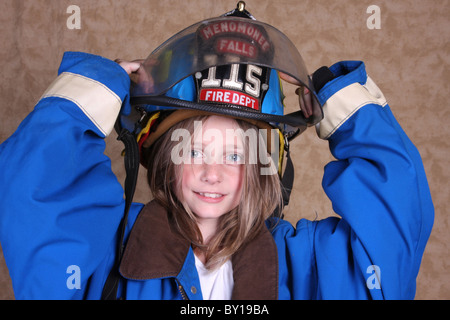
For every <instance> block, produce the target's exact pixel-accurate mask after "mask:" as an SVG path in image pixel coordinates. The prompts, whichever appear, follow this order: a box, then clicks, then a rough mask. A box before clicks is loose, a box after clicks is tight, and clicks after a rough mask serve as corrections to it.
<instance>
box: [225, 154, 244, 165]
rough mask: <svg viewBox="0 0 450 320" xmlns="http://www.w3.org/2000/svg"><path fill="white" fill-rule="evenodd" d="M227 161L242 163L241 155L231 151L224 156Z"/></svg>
mask: <svg viewBox="0 0 450 320" xmlns="http://www.w3.org/2000/svg"><path fill="white" fill-rule="evenodd" d="M226 161H227V163H230V162H231V163H243V157H242V156H241V155H240V154H237V153H233V154H229V155H227V156H226Z"/></svg>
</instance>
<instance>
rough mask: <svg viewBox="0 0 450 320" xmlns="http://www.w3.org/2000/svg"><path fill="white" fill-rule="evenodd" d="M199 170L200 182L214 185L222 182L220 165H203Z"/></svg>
mask: <svg viewBox="0 0 450 320" xmlns="http://www.w3.org/2000/svg"><path fill="white" fill-rule="evenodd" d="M201 166H202V168H201V176H200V180H201V181H202V182H205V183H209V184H215V183H220V182H222V180H223V170H222V168H221V166H220V164H216V163H213V164H207V163H203V164H202V165H201Z"/></svg>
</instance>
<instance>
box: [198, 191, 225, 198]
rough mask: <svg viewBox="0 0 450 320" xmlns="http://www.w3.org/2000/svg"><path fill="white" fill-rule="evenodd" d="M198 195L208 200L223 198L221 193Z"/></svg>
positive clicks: (200, 193)
mask: <svg viewBox="0 0 450 320" xmlns="http://www.w3.org/2000/svg"><path fill="white" fill-rule="evenodd" d="M198 194H199V195H201V196H203V197H207V198H220V197H222V194H220V193H203V192H199V193H198Z"/></svg>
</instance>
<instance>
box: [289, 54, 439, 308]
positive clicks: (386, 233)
mask: <svg viewBox="0 0 450 320" xmlns="http://www.w3.org/2000/svg"><path fill="white" fill-rule="evenodd" d="M330 70H331V71H333V73H334V74H335V75H337V78H336V79H334V80H333V81H331V82H329V83H328V84H326V85H325V86H324V88H323V89H322V90H321V91H320V92H319V99H320V100H321V102H322V104H323V109H324V120H323V121H322V122H321V123H320V124H319V126H318V127H317V132H318V134H319V136H320V137H321V138H323V139H328V141H329V146H330V150H331V152H332V154H333V156H334V157H335V158H336V161H333V162H331V163H329V164H328V165H327V166H326V167H325V172H324V177H323V188H324V190H325V192H326V194H327V195H328V197H329V198H330V200H331V202H332V205H333V209H334V211H335V212H336V213H337V214H338V215H339V216H340V217H341V218H336V217H330V218H327V219H324V220H321V221H315V222H310V221H306V220H301V221H300V222H299V223H298V225H297V228H296V231H295V232H296V234H295V235H292V236H290V237H291V238H290V239H288V243H290V247H289V248H288V250H289V251H290V255H291V261H292V265H293V269H295V270H293V272H294V273H302V271H301V268H303V269H306V270H310V275H311V277H312V278H314V279H315V280H314V281H315V284H314V289H311V287H313V285H311V284H310V285H309V288H310V289H309V290H310V292H312V293H313V297H314V298H319V299H412V298H414V295H415V286H416V277H417V274H418V271H419V266H420V263H421V259H422V255H423V251H424V249H425V244H426V242H427V240H428V237H429V235H430V232H431V228H432V224H433V217H434V208H433V204H432V201H431V197H430V192H429V188H428V183H427V179H426V177H425V172H424V168H423V165H422V161H421V157H420V155H419V153H418V151H417V149H416V148H415V147H414V145H413V144H412V143H411V141H410V140H409V139H408V137H407V136H406V134H405V133H404V132H403V130H402V129H401V128H400V126H399V124H398V123H397V121H396V120H395V118H394V116H393V114H392V112H391V110H390V108H389V106H388V104H387V103H386V100H385V98H384V96H383V94H382V93H381V91H380V90H379V88H378V87H377V86H376V85H375V84H374V82H373V81H372V80H371V79H370V77H368V76H367V74H366V71H365V67H364V64H363V63H362V62H355V61H346V62H341V63H338V64H336V65H334V66H332V67H331V68H330ZM293 238H297V240H300V239H302V240H301V241H302V243H303V244H305V243H309V245H310V247H311V251H308V252H312V254H311V256H312V260H311V261H310V263H306V261H308V260H303V262H302V261H297V262H296V259H297V260H298V257H300V256H301V255H300V254H298V253H299V252H301V250H300V251H299V247H300V244H299V241H293ZM306 266H308V267H306ZM297 278H301V277H299V276H297ZM294 279H295V277H294ZM303 281H304V282H305V280H303ZM308 281H309V282H308V283H310V282H311V281H313V280H311V279H310V280H308ZM299 286H300V284H296V283H294V284H293V288H294V291H295V290H296V288H298V287H299ZM294 293H295V292H294Z"/></svg>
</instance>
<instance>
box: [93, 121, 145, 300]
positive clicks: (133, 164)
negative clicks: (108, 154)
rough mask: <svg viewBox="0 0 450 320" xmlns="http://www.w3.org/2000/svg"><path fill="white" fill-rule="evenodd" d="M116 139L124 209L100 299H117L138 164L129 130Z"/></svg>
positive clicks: (137, 155) (135, 148)
mask: <svg viewBox="0 0 450 320" xmlns="http://www.w3.org/2000/svg"><path fill="white" fill-rule="evenodd" d="M117 140H121V141H122V142H123V143H124V145H125V157H124V160H125V171H126V178H125V209H124V215H123V218H122V221H121V222H120V225H119V230H118V231H119V232H120V233H119V239H118V242H117V249H116V250H117V252H116V260H115V262H114V266H113V268H112V269H111V271H110V273H109V275H108V278H107V279H106V282H105V286H104V287H103V291H102V296H101V299H102V300H116V299H117V292H118V288H119V282H120V279H121V276H120V274H119V267H120V262H121V261H122V256H123V252H124V244H123V240H124V237H125V228H126V226H127V221H128V213H129V211H130V207H131V204H132V202H133V197H134V192H135V190H136V184H137V178H138V173H139V165H140V154H139V145H138V143H137V140H136V137H135V136H134V135H133V134H132V133H131V132H130V131H128V130H127V129H125V128H123V129H122V130H121V132H120V134H119V136H118V138H117Z"/></svg>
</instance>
